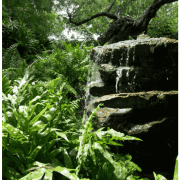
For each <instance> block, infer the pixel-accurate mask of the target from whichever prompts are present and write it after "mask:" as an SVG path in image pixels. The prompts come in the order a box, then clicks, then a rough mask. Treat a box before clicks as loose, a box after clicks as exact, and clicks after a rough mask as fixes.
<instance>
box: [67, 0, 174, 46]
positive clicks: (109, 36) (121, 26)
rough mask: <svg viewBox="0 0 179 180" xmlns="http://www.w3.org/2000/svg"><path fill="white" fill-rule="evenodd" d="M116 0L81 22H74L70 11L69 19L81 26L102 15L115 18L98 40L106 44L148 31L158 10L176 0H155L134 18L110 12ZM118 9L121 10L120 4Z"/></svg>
mask: <svg viewBox="0 0 179 180" xmlns="http://www.w3.org/2000/svg"><path fill="white" fill-rule="evenodd" d="M115 1H116V0H114V1H113V2H112V4H111V6H110V7H109V8H108V9H107V11H106V12H101V13H98V14H95V15H93V16H91V18H88V19H85V20H83V21H81V22H74V21H72V17H71V16H72V15H71V14H70V13H69V12H68V9H67V14H68V16H69V21H70V22H71V23H73V24H75V25H76V26H79V25H81V24H84V23H86V22H88V21H90V20H92V19H94V18H97V17H100V16H106V17H108V18H111V19H114V21H113V22H112V23H111V24H110V25H109V27H108V29H107V30H106V32H104V33H103V34H102V35H101V36H100V37H99V38H98V41H99V43H100V44H101V45H104V44H105V43H106V42H108V43H109V44H111V43H116V42H119V41H124V40H128V38H129V35H130V36H132V37H133V36H136V35H139V34H141V33H142V32H143V31H146V29H147V26H148V24H149V22H150V20H151V19H152V18H153V17H155V16H156V13H157V11H158V10H159V8H160V7H161V6H162V5H164V4H167V3H172V2H175V1H176V0H154V1H153V2H152V4H151V5H150V6H149V7H147V8H146V9H145V11H144V12H143V14H142V16H141V17H139V18H136V19H132V18H131V17H129V16H125V17H122V16H121V17H120V16H118V15H117V14H116V13H115V14H109V13H108V12H109V11H110V9H111V8H112V6H113V4H114V3H115ZM131 1H134V0H130V1H129V2H128V3H127V4H126V5H125V7H124V8H123V9H122V10H121V12H120V14H122V13H123V11H124V10H125V8H126V7H127V5H128V4H129V3H130V2H131ZM117 11H119V6H118V9H117Z"/></svg>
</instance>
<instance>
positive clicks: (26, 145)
mask: <svg viewBox="0 0 179 180" xmlns="http://www.w3.org/2000/svg"><path fill="white" fill-rule="evenodd" d="M3 78H4V80H3V82H5V81H6V83H3V84H4V86H5V87H4V90H3V98H2V106H3V114H2V115H3V121H2V141H3V142H2V148H3V149H2V151H3V159H2V163H3V178H7V179H35V178H36V179H40V178H42V177H44V178H46V179H66V178H68V179H75V180H76V179H84V178H85V177H86V178H89V179H103V178H104V174H106V175H107V176H110V177H112V176H113V177H115V178H116V179H121V178H122V179H123V177H124V178H125V177H132V173H133V172H134V171H135V170H139V171H140V168H139V167H138V166H137V165H135V164H134V163H132V162H131V161H130V160H131V156H129V155H127V156H124V157H123V158H122V156H114V155H112V154H110V153H109V151H108V150H109V148H108V146H107V144H111V145H119V146H121V145H122V144H119V143H117V142H115V141H114V140H134V139H135V140H139V139H137V138H134V137H131V136H124V134H123V133H119V132H116V131H114V130H112V129H108V130H107V131H102V129H99V130H98V131H96V132H91V130H92V129H93V128H92V118H93V117H94V116H95V113H96V111H97V110H98V108H99V106H98V107H97V109H96V110H95V111H94V113H92V115H91V116H90V118H89V119H88V121H87V123H86V124H84V125H83V122H84V118H85V116H84V117H83V120H82V119H81V123H80V122H79V119H77V118H76V117H75V116H76V109H77V108H78V101H72V102H71V103H70V101H68V100H67V98H66V91H64V88H65V85H66V83H65V82H63V81H62V78H61V79H60V78H58V79H54V80H52V81H50V82H47V83H38V82H32V78H33V77H31V78H30V79H28V78H29V70H27V71H26V72H25V75H24V77H23V78H19V79H18V80H17V81H15V82H13V89H12V87H9V86H10V85H9V83H7V79H6V78H5V77H3ZM5 79H6V80H5ZM31 82H32V83H31ZM37 84H38V85H37ZM36 85H37V86H36ZM58 85H59V86H60V88H58ZM66 88H67V89H69V86H68V87H66ZM8 89H12V91H9V90H8ZM40 89H41V90H40ZM42 89H43V90H42ZM7 90H8V91H7ZM41 91H43V93H42V92H41ZM72 91H73V89H72ZM74 93H75V92H74ZM76 157H77V159H76ZM113 157H114V159H116V160H114V159H113ZM97 167H98V168H99V169H100V171H98V170H99V169H98V168H97ZM119 170H120V171H119ZM53 172H57V173H59V174H58V178H57V177H56V176H55V174H54V173H53ZM107 172H108V173H107ZM119 172H120V173H119ZM60 174H61V175H60ZM65 177H66V178H65ZM128 179H130V178H128Z"/></svg>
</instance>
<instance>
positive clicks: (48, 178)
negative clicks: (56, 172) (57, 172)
mask: <svg viewBox="0 0 179 180" xmlns="http://www.w3.org/2000/svg"><path fill="white" fill-rule="evenodd" d="M52 171H53V169H46V171H45V177H44V180H45V179H46V180H52V177H53V173H52Z"/></svg>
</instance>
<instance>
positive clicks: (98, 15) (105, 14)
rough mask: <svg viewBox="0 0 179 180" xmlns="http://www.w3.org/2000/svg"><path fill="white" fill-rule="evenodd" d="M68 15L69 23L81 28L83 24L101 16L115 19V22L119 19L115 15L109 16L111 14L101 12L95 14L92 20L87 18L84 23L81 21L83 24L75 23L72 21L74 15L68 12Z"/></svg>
mask: <svg viewBox="0 0 179 180" xmlns="http://www.w3.org/2000/svg"><path fill="white" fill-rule="evenodd" d="M67 14H68V16H69V21H70V23H73V24H75V25H76V26H80V25H82V24H84V23H86V22H88V21H91V20H92V19H95V18H97V17H100V16H106V17H108V18H111V19H114V20H116V19H117V16H116V15H114V14H109V13H107V12H101V13H98V14H95V15H94V16H91V18H87V19H85V20H83V21H81V22H74V21H72V19H71V16H72V15H71V14H70V13H69V12H68V11H67Z"/></svg>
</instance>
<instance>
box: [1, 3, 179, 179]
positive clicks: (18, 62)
mask: <svg viewBox="0 0 179 180" xmlns="http://www.w3.org/2000/svg"><path fill="white" fill-rule="evenodd" d="M74 2H75V1H74ZM106 2H107V1H104V3H106ZM2 5H3V6H2V17H3V19H2V38H3V41H2V50H3V56H2V69H3V70H2V109H3V112H2V172H3V175H2V176H3V179H4V180H6V179H8V180H9V179H48V180H50V179H60V180H63V179H74V180H76V179H90V180H92V179H93V180H97V179H127V180H132V179H147V178H140V176H139V174H138V173H137V171H141V169H140V168H139V167H138V166H137V165H136V164H134V163H133V162H132V161H131V159H132V157H131V156H130V155H128V154H127V155H121V154H112V153H111V152H110V148H109V146H108V145H113V146H117V145H118V146H122V141H123V140H140V139H138V138H135V137H130V136H125V135H124V134H122V133H120V132H116V131H114V130H112V129H110V128H108V130H107V131H103V129H99V130H98V131H96V132H92V129H93V125H95V122H94V120H93V119H94V117H95V113H96V111H97V110H98V108H99V107H98V108H97V109H96V110H95V112H94V113H93V114H92V115H91V116H90V117H89V119H88V121H87V123H86V124H84V114H83V111H82V112H81V111H80V110H83V108H84V100H82V99H81V98H82V97H83V96H84V93H85V85H86V81H87V76H88V70H90V67H91V61H90V57H89V55H90V50H91V49H92V48H93V46H91V43H93V44H94V45H97V42H96V41H95V40H93V39H90V40H89V41H88V42H87V41H84V42H79V41H70V40H67V39H65V38H64V37H63V36H62V35H61V36H60V37H61V38H60V40H58V41H57V42H55V41H50V40H49V39H48V36H50V35H51V34H53V33H55V34H56V35H58V34H61V32H62V30H63V25H64V23H65V22H66V23H67V21H64V20H62V19H60V18H59V17H58V16H57V14H56V13H55V12H54V11H53V1H50V0H36V1H33V2H31V1H29V0H24V1H20V0H11V1H5V0H3V1H2ZM58 6H59V5H58ZM56 19H58V21H56ZM99 22H100V23H101V25H102V21H101V20H100V21H99ZM68 25H69V24H68ZM69 26H70V25H69ZM167 28H170V29H171V30H172V31H171V34H172V33H173V32H174V29H175V27H174V25H171V24H169V26H168V27H167ZM84 32H87V33H86V35H87V36H89V34H90V33H89V32H92V33H94V29H91V30H89V31H88V29H86V30H85V29H84ZM151 33H153V34H154V35H155V33H158V31H156V30H153V31H152V30H151ZM84 34H85V33H84ZM171 34H170V35H171ZM161 35H163V34H161ZM90 37H91V35H90ZM88 38H89V37H88ZM116 140H118V141H116ZM154 175H155V174H154ZM175 175H176V173H175ZM155 178H156V179H157V178H162V176H161V175H155ZM163 179H164V177H163Z"/></svg>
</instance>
